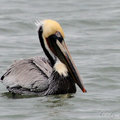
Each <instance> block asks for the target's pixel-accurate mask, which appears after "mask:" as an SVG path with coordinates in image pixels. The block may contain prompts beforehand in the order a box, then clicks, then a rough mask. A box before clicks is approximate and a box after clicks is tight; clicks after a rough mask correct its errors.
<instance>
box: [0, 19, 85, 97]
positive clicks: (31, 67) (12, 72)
mask: <svg viewBox="0 0 120 120" xmlns="http://www.w3.org/2000/svg"><path fill="white" fill-rule="evenodd" d="M37 24H39V23H37ZM38 36H39V40H40V43H41V46H42V48H43V51H44V53H45V55H46V56H47V57H48V60H47V59H45V58H42V57H33V58H30V59H23V60H20V61H16V62H14V63H13V64H12V65H11V66H10V68H9V69H8V70H7V72H6V73H5V74H4V75H3V76H2V77H1V81H2V82H3V84H4V85H5V86H6V87H7V89H8V91H9V92H11V93H14V94H24V95H42V96H45V95H54V94H66V93H75V92H76V86H75V84H77V85H78V86H79V87H80V88H81V90H82V91H83V92H86V90H85V88H84V86H83V83H82V80H81V78H80V75H79V73H78V70H77V68H76V66H75V64H74V62H73V60H72V57H71V55H70V53H69V51H68V49H67V46H66V44H65V41H64V32H63V30H62V28H61V26H60V24H59V23H57V22H56V21H53V20H44V21H43V22H42V24H39V28H38Z"/></svg>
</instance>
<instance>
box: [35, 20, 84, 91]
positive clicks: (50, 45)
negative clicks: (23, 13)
mask: <svg viewBox="0 0 120 120" xmlns="http://www.w3.org/2000/svg"><path fill="white" fill-rule="evenodd" d="M37 25H38V26H39V27H38V35H39V40H40V43H41V46H42V48H43V50H44V52H45V54H46V56H47V57H48V59H49V60H50V62H51V65H52V67H53V69H55V70H56V71H57V72H58V73H59V74H60V75H61V76H64V77H66V76H68V74H69V75H70V77H72V79H73V80H74V81H75V83H76V84H77V85H78V86H79V87H80V88H81V90H82V91H83V92H86V89H85V88H84V86H83V83H82V79H81V77H80V75H79V72H78V70H77V67H76V66H75V64H74V62H73V60H72V57H71V55H70V53H69V51H68V48H67V46H66V44H65V41H64V32H63V29H62V27H61V26H60V24H59V23H58V22H56V21H54V20H50V19H48V20H44V21H42V22H41V23H40V24H38V23H37Z"/></svg>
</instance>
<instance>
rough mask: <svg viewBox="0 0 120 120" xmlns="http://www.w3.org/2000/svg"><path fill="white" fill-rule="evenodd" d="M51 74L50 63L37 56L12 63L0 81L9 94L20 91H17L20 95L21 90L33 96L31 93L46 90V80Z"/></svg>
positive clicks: (47, 83) (47, 82)
mask: <svg viewBox="0 0 120 120" xmlns="http://www.w3.org/2000/svg"><path fill="white" fill-rule="evenodd" d="M46 68H47V69H46ZM51 73H52V67H51V65H50V62H49V61H48V60H46V59H45V58H42V57H38V56H37V57H33V58H30V59H23V60H20V61H16V62H14V63H13V64H12V65H11V66H10V68H9V69H8V70H7V72H6V73H5V74H4V75H3V76H2V77H1V80H2V81H3V84H5V85H6V86H7V88H8V90H9V91H11V92H15V91H16V90H18V89H19V90H20V89H21V90H20V91H19V92H21V93H22V90H23V91H24V92H25V91H29V94H33V92H43V91H45V90H46V89H48V85H49V81H48V78H49V77H50V75H51ZM24 92H23V93H24Z"/></svg>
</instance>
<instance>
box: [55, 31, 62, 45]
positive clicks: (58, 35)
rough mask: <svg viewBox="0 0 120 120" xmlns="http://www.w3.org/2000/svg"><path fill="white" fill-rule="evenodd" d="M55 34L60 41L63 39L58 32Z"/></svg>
mask: <svg viewBox="0 0 120 120" xmlns="http://www.w3.org/2000/svg"><path fill="white" fill-rule="evenodd" d="M55 35H56V36H57V39H58V40H59V41H60V43H61V42H62V41H63V37H62V35H61V33H60V32H58V31H57V32H56V33H55Z"/></svg>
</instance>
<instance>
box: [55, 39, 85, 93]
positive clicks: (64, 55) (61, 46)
mask: <svg viewBox="0 0 120 120" xmlns="http://www.w3.org/2000/svg"><path fill="white" fill-rule="evenodd" d="M54 50H55V51H56V52H55V54H56V56H57V57H58V58H59V59H60V60H61V62H63V63H64V64H65V65H66V66H67V69H68V71H69V72H70V75H71V77H72V78H73V79H74V81H75V82H76V83H77V85H78V86H79V87H80V88H81V90H82V91H83V92H87V91H86V89H85V88H84V85H83V82H82V79H81V77H80V75H79V72H78V70H77V67H76V66H75V64H74V62H73V60H72V57H71V55H70V53H69V51H68V49H67V46H66V44H65V42H64V41H62V43H60V42H59V41H58V40H56V45H55V46H54Z"/></svg>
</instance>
